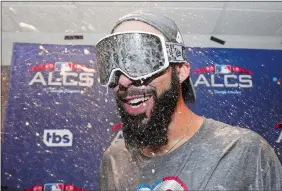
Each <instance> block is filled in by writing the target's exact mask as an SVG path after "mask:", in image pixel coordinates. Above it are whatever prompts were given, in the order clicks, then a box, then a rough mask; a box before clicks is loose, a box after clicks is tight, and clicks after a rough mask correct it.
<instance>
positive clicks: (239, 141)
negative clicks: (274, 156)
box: [206, 119, 269, 148]
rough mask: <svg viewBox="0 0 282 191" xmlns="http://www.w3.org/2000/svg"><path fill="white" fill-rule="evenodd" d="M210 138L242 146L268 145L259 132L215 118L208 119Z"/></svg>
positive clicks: (222, 142) (220, 142)
mask: <svg viewBox="0 0 282 191" xmlns="http://www.w3.org/2000/svg"><path fill="white" fill-rule="evenodd" d="M206 125H207V130H208V131H209V133H210V136H209V139H210V140H211V141H212V142H214V141H215V142H217V143H218V144H221V145H229V146H232V145H237V146H241V147H264V148H265V147H268V146H269V144H268V143H267V141H266V140H265V139H264V138H263V137H261V136H260V135H259V134H258V133H256V132H254V131H252V130H250V129H248V128H244V127H238V126H232V125H229V124H227V123H223V122H220V121H216V120H213V119H207V120H206Z"/></svg>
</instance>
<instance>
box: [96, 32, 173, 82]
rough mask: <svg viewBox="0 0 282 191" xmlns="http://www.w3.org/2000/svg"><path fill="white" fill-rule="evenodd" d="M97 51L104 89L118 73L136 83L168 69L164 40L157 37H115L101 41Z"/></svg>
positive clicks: (118, 35) (125, 35)
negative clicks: (137, 80) (134, 80)
mask: <svg viewBox="0 0 282 191" xmlns="http://www.w3.org/2000/svg"><path fill="white" fill-rule="evenodd" d="M95 49H96V59H97V65H98V69H99V72H100V83H101V84H102V85H108V84H109V81H110V80H111V79H110V78H111V77H112V76H113V75H114V73H115V71H118V70H119V71H121V72H123V73H124V74H125V75H127V76H128V77H130V78H132V79H140V78H142V77H144V76H146V75H150V74H152V73H156V72H158V71H161V70H163V69H164V68H166V67H167V65H168V61H167V55H166V53H165V52H166V47H165V42H164V39H163V38H161V37H159V36H155V35H153V34H147V33H122V34H116V35H112V36H109V37H106V38H104V39H103V40H101V41H100V42H99V43H98V44H97V45H96V48H95ZM165 58H166V59H165Z"/></svg>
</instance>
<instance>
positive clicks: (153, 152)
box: [143, 99, 203, 157]
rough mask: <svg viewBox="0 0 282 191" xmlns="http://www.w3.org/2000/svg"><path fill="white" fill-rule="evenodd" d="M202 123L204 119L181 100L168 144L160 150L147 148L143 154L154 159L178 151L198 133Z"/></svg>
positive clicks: (173, 119)
mask: <svg viewBox="0 0 282 191" xmlns="http://www.w3.org/2000/svg"><path fill="white" fill-rule="evenodd" d="M202 123H203V119H202V117H200V116H198V115H196V114H194V113H193V112H192V111H191V110H190V109H189V108H188V107H187V106H186V104H185V102H184V100H183V99H179V101H178V103H177V107H176V108H175V111H174V113H173V117H172V121H171V123H170V124H169V127H168V142H167V144H166V145H164V146H162V147H160V148H158V149H151V148H145V149H143V154H144V155H146V156H152V157H153V156H158V155H165V154H167V153H169V152H171V151H173V150H175V149H177V148H178V147H179V146H181V145H182V144H183V143H185V142H186V141H187V140H188V139H190V138H191V137H192V136H193V135H194V134H195V133H196V132H197V131H198V129H199V128H200V126H201V124H202Z"/></svg>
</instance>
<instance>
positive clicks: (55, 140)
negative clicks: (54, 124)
mask: <svg viewBox="0 0 282 191" xmlns="http://www.w3.org/2000/svg"><path fill="white" fill-rule="evenodd" d="M72 141H73V135H72V132H70V130H68V129H47V130H46V129H45V130H44V135H43V142H44V144H45V145H47V146H48V147H71V146H72Z"/></svg>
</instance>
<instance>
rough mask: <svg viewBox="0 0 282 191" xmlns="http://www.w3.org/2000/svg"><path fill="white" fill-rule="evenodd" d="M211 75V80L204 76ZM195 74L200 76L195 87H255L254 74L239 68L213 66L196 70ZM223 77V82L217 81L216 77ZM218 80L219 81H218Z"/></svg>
mask: <svg viewBox="0 0 282 191" xmlns="http://www.w3.org/2000/svg"><path fill="white" fill-rule="evenodd" d="M204 73H209V74H210V79H209V78H208V77H206V76H204ZM194 74H200V75H199V77H198V78H197V80H196V82H195V84H194V86H195V87H197V86H199V85H204V86H207V87H214V88H238V87H240V88H251V87H252V86H253V82H252V76H251V75H252V74H253V72H252V71H250V70H247V69H244V68H241V67H238V66H231V65H217V64H216V65H211V66H206V67H204V68H199V69H195V70H194ZM218 75H222V77H223V81H222V80H219V81H216V76H218ZM217 80H218V79H217Z"/></svg>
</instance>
